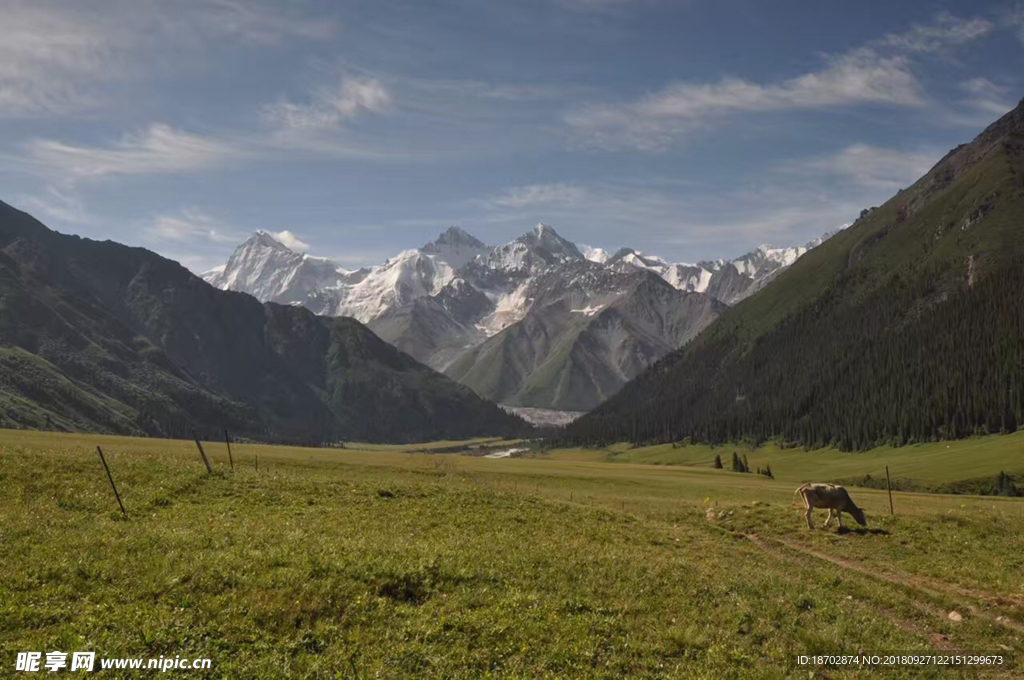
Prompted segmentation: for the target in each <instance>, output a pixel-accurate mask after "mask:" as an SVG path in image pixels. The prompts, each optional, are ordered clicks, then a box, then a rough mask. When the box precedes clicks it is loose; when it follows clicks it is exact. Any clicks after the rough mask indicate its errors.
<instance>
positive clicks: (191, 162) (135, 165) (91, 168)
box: [23, 123, 244, 181]
mask: <svg viewBox="0 0 1024 680" xmlns="http://www.w3.org/2000/svg"><path fill="white" fill-rule="evenodd" d="M243 155H244V152H243V151H242V150H241V149H240V148H239V147H237V146H235V145H233V144H231V143H229V142H226V141H223V140H218V139H213V138H210V137H204V136H202V135H196V134H192V133H189V132H184V131H182V130H177V129H175V128H172V127H170V126H169V125H165V124H163V123H154V124H152V125H150V126H149V127H148V128H146V129H144V130H141V131H138V132H134V133H130V134H127V135H125V136H124V137H122V138H121V139H120V140H118V141H117V142H115V143H114V144H112V145H111V146H106V147H103V146H80V145H74V144H67V143H64V142H59V141H55V140H46V139H37V140H34V141H31V142H29V143H28V144H26V147H25V158H24V159H23V162H25V163H27V164H28V165H29V166H31V167H33V168H34V169H36V170H39V171H41V172H43V173H45V174H47V175H54V176H58V177H62V178H65V179H67V180H71V181H74V180H87V179H98V178H102V177H105V176H109V175H143V174H164V173H179V172H191V171H196V170H202V169H205V168H210V167H214V166H218V165H221V164H223V163H225V162H226V161H228V160H230V159H235V158H238V157H240V156H243Z"/></svg>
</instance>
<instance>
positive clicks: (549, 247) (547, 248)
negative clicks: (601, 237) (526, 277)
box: [516, 222, 586, 264]
mask: <svg viewBox="0 0 1024 680" xmlns="http://www.w3.org/2000/svg"><path fill="white" fill-rule="evenodd" d="M516 242H518V243H522V244H523V245H525V246H526V247H527V248H529V249H530V250H531V251H533V252H535V253H536V254H537V255H538V256H539V257H540V258H541V259H542V260H544V261H545V262H547V263H548V264H554V263H556V262H566V261H569V260H583V259H586V258H584V257H583V253H581V252H580V249H579V248H577V247H576V244H575V243H573V242H572V241H567V240H566V239H564V238H562V237H561V236H559V235H558V232H557V231H555V230H554V229H553V228H551V227H550V226H548V225H546V224H544V223H543V222H541V223H540V224H538V225H537V226H536V227H534V228H533V231H530V232H527V233H525V234H523V235H522V236H520V237H519V238H518V239H516Z"/></svg>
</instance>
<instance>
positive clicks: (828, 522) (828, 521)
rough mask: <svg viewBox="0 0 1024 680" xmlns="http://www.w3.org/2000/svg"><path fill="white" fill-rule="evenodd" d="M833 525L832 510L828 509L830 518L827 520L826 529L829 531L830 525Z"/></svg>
mask: <svg viewBox="0 0 1024 680" xmlns="http://www.w3.org/2000/svg"><path fill="white" fill-rule="evenodd" d="M831 523H832V508H829V509H828V517H826V518H825V528H826V529H827V528H828V525H829V524H831Z"/></svg>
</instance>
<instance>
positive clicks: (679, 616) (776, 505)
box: [0, 432, 1024, 678]
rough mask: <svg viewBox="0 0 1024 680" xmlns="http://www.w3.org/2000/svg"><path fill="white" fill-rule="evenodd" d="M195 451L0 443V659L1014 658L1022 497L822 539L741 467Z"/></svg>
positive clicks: (669, 664)
mask: <svg viewBox="0 0 1024 680" xmlns="http://www.w3.org/2000/svg"><path fill="white" fill-rule="evenodd" d="M97 443H100V444H101V445H103V446H104V449H105V451H106V452H107V454H108V459H109V460H110V462H111V466H112V468H113V471H114V475H115V477H116V479H117V481H118V484H119V485H120V488H121V491H122V493H123V496H124V498H125V503H126V505H127V506H128V509H129V513H130V519H129V520H128V521H124V520H121V519H120V518H119V515H118V514H117V513H116V512H115V511H114V510H115V508H116V505H115V504H114V502H113V499H112V498H111V495H110V490H109V488H107V486H106V480H105V479H104V477H103V473H102V469H101V468H100V467H99V464H98V461H97V460H96V457H95V453H94V448H93V447H94V446H95V444H97ZM207 450H208V452H209V453H210V455H211V456H212V457H213V459H214V464H215V466H216V467H217V474H215V475H214V476H212V477H210V476H207V475H205V473H204V472H203V470H202V467H201V465H200V464H199V462H198V456H197V455H196V452H195V449H194V446H193V445H192V444H191V443H190V442H175V441H161V440H145V439H118V438H114V437H94V436H86V435H64V436H54V435H48V434H38V433H26V432H0V487H2V488H3V489H4V491H5V492H4V494H3V495H2V496H0V533H2V535H3V542H4V547H5V549H4V550H3V551H0V610H2V611H3V613H4V615H3V616H0V664H2V665H3V667H5V668H8V667H10V666H9V664H10V663H13V656H14V653H15V652H16V651H20V650H25V649H40V650H44V649H45V650H51V649H61V650H65V649H70V650H84V649H92V650H96V651H97V652H98V653H99V656H116V655H142V656H153V657H155V656H159V655H161V654H165V655H168V654H169V655H179V654H180V655H182V656H189V657H198V656H209V657H211V658H212V659H213V675H214V676H216V677H221V676H224V677H249V678H271V677H282V676H285V675H287V676H289V677H318V676H319V677H328V676H329V677H336V676H339V677H356V676H360V677H361V676H365V675H373V676H378V677H409V676H411V675H417V676H434V677H474V678H475V677H487V676H504V677H531V678H532V677H624V676H631V677H643V676H648V677H664V676H670V677H716V678H728V677H736V678H740V677H743V678H747V677H786V676H791V675H794V674H800V675H803V674H804V673H806V670H801V669H798V668H796V666H795V665H794V658H795V656H796V654H798V653H804V652H807V651H818V652H835V651H854V650H856V649H858V648H862V649H870V650H903V649H906V650H922V651H924V650H935V649H939V650H942V649H948V648H959V649H983V650H999V649H1002V647H999V646H998V645H1002V646H1004V647H1005V648H1007V649H1009V650H1012V651H1013V652H1014V653H1015V654H1016V656H1017V657H1020V654H1021V653H1022V652H1024V643H1022V642H1021V634H1020V633H1019V632H1017V631H1014V630H1013V629H1011V628H1007V627H1006V626H1005V625H1001V624H999V623H997V622H995V620H994V619H995V617H996V616H1009V617H1011V619H1012V620H1017V621H1020V620H1024V606H1022V605H1024V569H1022V567H1024V564H1022V558H1021V555H1024V536H1022V535H1021V534H1020V532H1018V531H1015V530H1014V527H1015V526H1019V522H1020V521H1021V519H1022V518H1024V502H1020V501H1011V500H1003V499H998V500H994V499H980V498H960V497H958V498H951V497H942V496H926V495H904V494H898V495H897V504H898V507H899V508H900V513H901V514H900V515H898V516H897V517H895V518H889V517H887V516H886V515H885V514H884V512H883V509H884V507H885V502H886V501H885V497H884V495H883V494H879V493H877V492H868V491H863V492H857V493H856V494H855V496H856V498H857V500H858V501H859V502H861V503H862V504H863V505H864V507H865V508H866V509H867V511H868V515H869V519H870V521H871V526H872V528H875V529H882V530H883V533H874V534H871V533H866V534H856V533H851V534H847V535H845V536H840V537H837V535H836V534H835V533H834V532H833V531H822V532H816V533H814V534H808V533H807V532H806V530H805V529H801V527H800V522H801V517H800V513H799V511H798V510H796V509H794V508H791V507H790V506H789V502H790V499H791V494H792V487H793V484H792V483H791V482H785V481H775V482H773V481H771V480H767V479H764V478H755V477H754V476H753V475H744V476H739V475H732V474H726V473H721V472H716V471H713V470H700V469H697V470H694V469H686V468H681V467H655V466H651V465H635V464H624V463H615V464H611V463H601V462H587V461H569V460H538V459H511V460H508V459H506V460H487V459H480V458H472V457H464V456H439V455H428V454H406V453H399V452H397V451H395V450H392V451H382V450H380V449H379V447H375V450H372V451H371V450H365V449H362V448H358V449H357V448H353V449H348V450H343V451H339V450H315V449H314V450H311V449H298V448H284V447H268V446H250V445H236V446H235V447H234V454H235V462H236V468H237V470H236V472H235V473H234V474H233V475H232V474H229V473H226V472H224V468H225V465H226V455H225V452H224V446H223V444H217V443H210V444H208V445H207ZM255 455H259V458H260V471H259V472H256V471H255V470H254V469H253V465H252V464H253V458H254V456H255ZM752 462H753V461H752ZM752 500H757V501H759V503H760V504H759V505H751V503H750V501H752ZM706 504H711V505H712V508H713V509H715V510H717V511H718V512H722V513H724V514H723V516H722V517H721V518H718V517H717V515H716V521H715V522H713V523H709V522H708V521H706V520H705V510H706V509H707V505H706ZM820 521H821V518H820V517H819V522H820ZM738 532H741V533H757V534H759V535H760V537H761V538H760V541H761V543H760V545H764V546H765V549H762V548H759V547H758V545H759V544H758V543H755V542H754V541H750V540H746V539H743V538H742V536H741V533H738ZM778 541H787V542H789V543H790V544H791V545H793V546H795V548H790V547H786V546H784V545H783V544H781V543H779V542H778ZM807 550H814V551H817V552H820V553H822V554H824V555H827V556H830V557H834V558H837V559H848V560H853V561H855V563H856V564H858V565H861V566H863V567H864V568H866V569H867V570H868V571H869V572H871V573H864V572H862V571H856V570H854V569H842V568H839V567H837V566H836V565H834V564H832V563H830V562H826V561H823V560H822V559H819V558H816V557H813V556H811V555H810V554H809V553H807V552H806V551H807ZM968 556H969V557H970V559H967V557H968ZM886 574H888V575H890V576H891V577H893V578H896V577H898V578H900V579H903V580H905V581H906V583H904V584H903V585H898V584H894V583H893V582H891V581H889V580H886V577H884V575H886ZM964 589H970V591H971V592H970V594H969V595H968V594H965V593H964V592H962V591H963V590H964ZM970 607H975V609H971V608H970ZM952 608H956V609H957V610H958V611H960V612H962V613H963V615H964V620H963V621H962V622H961V623H953V622H951V621H949V620H948V619H947V618H946V617H945V613H946V611H948V610H949V609H952ZM1015 672H1017V671H1016V670H1015V669H1013V668H1012V667H1011V668H1007V669H1004V670H1003V672H1002V676H1003V677H1011V676H1012V674H1013V673H1015ZM904 674H906V675H909V674H908V673H904ZM842 675H843V674H842V673H838V672H830V674H829V677H837V676H842ZM850 675H853V674H852V673H851V674H850ZM894 675H897V676H898V675H901V673H899V672H897V673H895V674H894ZM943 675H944V674H943V673H941V672H939V671H936V670H934V669H933V670H932V671H930V672H928V671H926V672H925V673H924V676H925V677H929V676H930V677H941V676H943ZM915 677H919V676H917V675H915Z"/></svg>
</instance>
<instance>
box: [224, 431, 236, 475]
mask: <svg viewBox="0 0 1024 680" xmlns="http://www.w3.org/2000/svg"><path fill="white" fill-rule="evenodd" d="M224 443H225V444H227V445H228V462H229V463H230V464H231V471H232V472H234V471H235V459H234V458H232V457H231V437H229V436H228V431H227V430H226V429H225V430H224Z"/></svg>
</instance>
